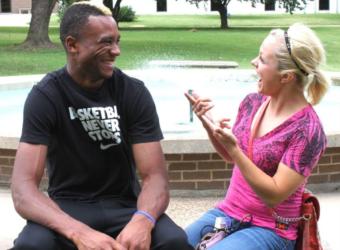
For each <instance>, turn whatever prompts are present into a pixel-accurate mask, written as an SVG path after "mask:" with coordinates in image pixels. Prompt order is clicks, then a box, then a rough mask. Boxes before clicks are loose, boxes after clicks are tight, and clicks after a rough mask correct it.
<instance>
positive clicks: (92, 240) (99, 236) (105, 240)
mask: <svg viewBox="0 0 340 250" xmlns="http://www.w3.org/2000/svg"><path fill="white" fill-rule="evenodd" d="M72 241H73V243H74V244H75V245H76V246H77V249H78V250H92V249H93V250H126V248H125V247H123V246H122V245H121V244H119V243H118V242H117V241H116V240H114V239H113V238H111V237H110V236H108V235H106V234H104V233H101V232H99V231H96V230H93V229H92V228H84V229H81V230H79V231H78V232H77V233H75V234H74V236H73V237H72Z"/></svg>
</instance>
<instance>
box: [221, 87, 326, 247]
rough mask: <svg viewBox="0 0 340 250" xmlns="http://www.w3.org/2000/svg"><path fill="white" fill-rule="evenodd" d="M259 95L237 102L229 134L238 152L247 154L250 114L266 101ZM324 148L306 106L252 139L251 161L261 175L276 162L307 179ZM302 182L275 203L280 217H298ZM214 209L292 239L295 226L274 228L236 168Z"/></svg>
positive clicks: (318, 127) (320, 132) (322, 135)
mask: <svg viewBox="0 0 340 250" xmlns="http://www.w3.org/2000/svg"><path fill="white" fill-rule="evenodd" d="M266 98H267V97H266V96H263V95H261V94H257V93H256V94H250V95H248V96H247V97H246V98H245V99H244V100H243V101H242V103H241V105H240V107H239V111H238V115H237V118H236V121H235V124H234V127H233V133H234V135H235V136H236V138H237V140H238V144H239V147H240V148H241V150H242V151H243V152H244V153H245V154H246V155H248V143H249V137H250V128H251V123H252V121H253V118H254V115H255V114H256V112H257V110H258V109H259V107H260V106H261V104H262V103H263V102H264V101H265V100H266ZM325 148H326V135H325V133H324V131H323V128H322V125H321V122H320V120H319V117H318V116H317V114H316V113H315V111H314V109H313V107H312V106H311V105H308V106H307V107H305V108H303V109H301V110H300V111H298V112H296V113H295V114H293V115H292V116H291V117H289V118H288V119H287V120H286V121H284V122H283V123H282V124H281V125H279V126H278V127H276V128H275V129H273V130H272V131H270V132H268V133H267V134H265V135H263V136H261V137H258V138H254V141H253V162H254V163H255V165H256V166H258V167H259V168H261V169H262V170H263V171H264V172H265V173H267V174H268V175H270V176H273V175H274V174H275V172H276V170H277V167H278V165H279V163H280V162H282V163H283V164H285V165H287V166H288V167H290V168H292V169H294V170H295V171H296V172H298V173H299V174H301V175H303V176H305V177H308V176H309V175H310V174H311V171H312V169H313V168H314V167H315V166H316V164H317V162H318V160H319V159H320V157H321V156H322V154H323V152H324V151H325ZM306 182H307V178H306V181H305V182H304V183H303V184H302V185H301V186H300V187H299V188H298V189H297V190H296V192H295V193H293V194H292V195H291V196H290V197H288V199H287V200H285V201H283V202H282V203H281V204H279V205H278V206H277V207H276V208H275V211H276V212H277V214H278V215H280V216H283V217H298V216H300V207H301V197H302V193H303V190H304V188H305V184H306ZM217 207H218V208H219V209H221V210H223V211H224V212H225V213H227V214H228V215H230V216H232V217H234V218H236V219H241V218H242V217H243V216H245V215H246V214H251V215H252V216H253V224H254V225H257V226H261V227H266V228H270V229H272V230H274V231H275V232H276V233H277V234H278V235H280V236H281V237H284V238H287V239H290V240H294V239H296V237H297V225H296V223H295V224H290V225H289V227H288V229H285V230H284V229H278V228H276V226H275V219H274V218H273V216H272V215H271V212H270V211H269V208H268V207H267V206H266V205H265V203H264V202H263V201H262V200H261V198H259V197H258V196H257V195H256V193H255V192H254V191H253V190H252V188H251V187H250V186H249V185H248V183H247V181H246V180H245V179H244V178H243V175H242V173H241V172H240V170H239V168H238V167H237V165H236V164H235V165H234V169H233V174H232V177H231V180H230V185H229V188H228V191H227V194H226V197H225V198H224V200H223V201H221V202H220V203H219V204H218V205H217Z"/></svg>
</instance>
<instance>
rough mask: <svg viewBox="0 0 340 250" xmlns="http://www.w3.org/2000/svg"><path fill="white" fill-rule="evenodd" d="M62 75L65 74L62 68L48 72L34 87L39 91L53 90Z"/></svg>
mask: <svg viewBox="0 0 340 250" xmlns="http://www.w3.org/2000/svg"><path fill="white" fill-rule="evenodd" d="M63 74H65V69H64V68H61V69H58V70H55V71H52V72H49V73H47V74H46V75H45V76H44V77H43V78H42V79H41V80H40V81H39V82H38V83H37V84H36V86H37V88H39V89H40V90H49V89H51V88H54V87H55V85H56V84H57V83H58V82H59V81H60V77H61V76H62V75H63Z"/></svg>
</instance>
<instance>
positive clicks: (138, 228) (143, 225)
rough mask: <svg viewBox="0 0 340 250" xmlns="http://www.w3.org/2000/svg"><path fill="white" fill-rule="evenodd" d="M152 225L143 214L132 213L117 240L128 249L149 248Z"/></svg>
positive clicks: (147, 249) (144, 249)
mask: <svg viewBox="0 0 340 250" xmlns="http://www.w3.org/2000/svg"><path fill="white" fill-rule="evenodd" d="M153 227H154V225H153V224H152V222H151V221H149V220H148V219H147V218H145V217H144V216H143V215H137V214H136V215H134V216H133V217H132V218H131V220H130V222H129V223H128V224H127V225H126V226H125V228H124V229H123V230H122V231H121V232H120V234H119V235H118V237H117V241H118V242H119V243H120V244H122V245H123V246H124V247H125V248H126V249H128V250H149V249H150V244H151V230H152V229H153Z"/></svg>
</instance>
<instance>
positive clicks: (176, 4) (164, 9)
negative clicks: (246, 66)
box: [0, 0, 340, 15]
mask: <svg viewBox="0 0 340 250" xmlns="http://www.w3.org/2000/svg"><path fill="white" fill-rule="evenodd" d="M98 1H100V0H98ZM31 5H32V0H0V13H22V14H24V13H30V12H31ZM124 5H126V6H131V7H132V8H133V10H134V11H136V13H137V14H138V15H145V14H173V15H176V14H211V13H215V11H214V4H213V3H212V1H211V0H208V1H202V2H200V3H199V4H198V6H196V5H195V4H190V3H188V2H187V1H185V0H159V1H156V0H123V1H122V6H124ZM228 12H229V13H230V14H232V15H233V14H234V15H239V14H264V13H284V12H285V9H282V8H280V7H279V6H278V4H277V3H276V4H275V3H269V4H257V5H256V8H253V7H252V6H251V3H250V2H245V1H242V0H233V1H231V2H230V4H229V5H228ZM320 12H321V13H322V12H326V13H340V0H307V6H306V8H305V9H304V10H301V11H296V13H320Z"/></svg>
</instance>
